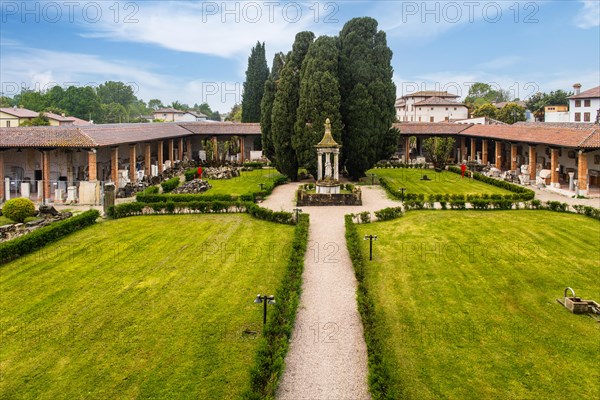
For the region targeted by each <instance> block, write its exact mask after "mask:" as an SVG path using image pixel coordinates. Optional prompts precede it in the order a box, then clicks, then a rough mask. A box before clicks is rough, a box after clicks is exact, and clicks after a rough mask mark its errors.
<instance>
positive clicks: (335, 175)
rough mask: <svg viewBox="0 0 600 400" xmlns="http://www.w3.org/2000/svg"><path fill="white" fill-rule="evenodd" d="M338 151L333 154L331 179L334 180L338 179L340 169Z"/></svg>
mask: <svg viewBox="0 0 600 400" xmlns="http://www.w3.org/2000/svg"><path fill="white" fill-rule="evenodd" d="M339 155H340V154H339V152H336V153H335V154H334V156H333V179H335V180H336V181H338V180H340V170H339V168H338V162H339Z"/></svg>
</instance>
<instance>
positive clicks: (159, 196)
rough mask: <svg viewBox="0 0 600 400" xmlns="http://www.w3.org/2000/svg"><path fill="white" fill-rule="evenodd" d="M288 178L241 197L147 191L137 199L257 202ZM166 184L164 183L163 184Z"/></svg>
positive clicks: (139, 193) (272, 182) (142, 200)
mask: <svg viewBox="0 0 600 400" xmlns="http://www.w3.org/2000/svg"><path fill="white" fill-rule="evenodd" d="M287 180H288V178H287V177H286V176H284V175H280V176H277V177H276V178H275V179H273V180H272V181H271V182H269V183H267V184H265V188H264V189H263V190H259V191H256V192H251V193H245V194H241V195H239V196H234V195H230V194H213V195H211V194H171V193H163V194H152V193H148V192H147V191H144V192H138V194H137V195H136V197H135V199H136V201H138V202H140V203H159V202H167V201H173V202H176V203H177V202H193V201H237V200H239V201H251V202H256V201H257V200H258V199H259V198H265V197H266V196H268V195H270V194H271V193H273V190H274V189H275V188H276V187H277V186H279V185H283V184H284V183H286V182H287ZM163 183H164V182H163Z"/></svg>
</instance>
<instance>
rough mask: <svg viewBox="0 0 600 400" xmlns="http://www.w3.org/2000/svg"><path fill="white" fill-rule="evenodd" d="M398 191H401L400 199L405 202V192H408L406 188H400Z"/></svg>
mask: <svg viewBox="0 0 600 400" xmlns="http://www.w3.org/2000/svg"><path fill="white" fill-rule="evenodd" d="M398 190H400V199H401V200H402V201H404V191H405V190H406V188H404V187H402V188H400V189H398Z"/></svg>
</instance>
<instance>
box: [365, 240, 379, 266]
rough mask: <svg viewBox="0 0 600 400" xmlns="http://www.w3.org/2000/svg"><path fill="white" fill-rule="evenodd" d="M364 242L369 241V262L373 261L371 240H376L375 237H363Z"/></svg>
mask: <svg viewBox="0 0 600 400" xmlns="http://www.w3.org/2000/svg"><path fill="white" fill-rule="evenodd" d="M365 240H368V241H369V261H373V240H377V235H365Z"/></svg>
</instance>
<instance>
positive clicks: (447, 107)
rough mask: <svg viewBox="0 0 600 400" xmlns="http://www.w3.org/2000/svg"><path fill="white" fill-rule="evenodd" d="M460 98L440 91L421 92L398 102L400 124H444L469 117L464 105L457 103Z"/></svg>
mask: <svg viewBox="0 0 600 400" xmlns="http://www.w3.org/2000/svg"><path fill="white" fill-rule="evenodd" d="M458 97H459V96H457V95H455V94H452V93H448V92H438V91H420V92H415V93H411V94H409V95H405V96H402V97H401V98H399V99H397V100H396V105H395V107H396V117H397V118H398V121H400V122H444V121H446V122H447V121H453V120H462V119H466V118H468V117H469V110H468V109H467V107H466V106H465V105H464V104H461V103H458V102H456V99H457V98H458Z"/></svg>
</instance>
